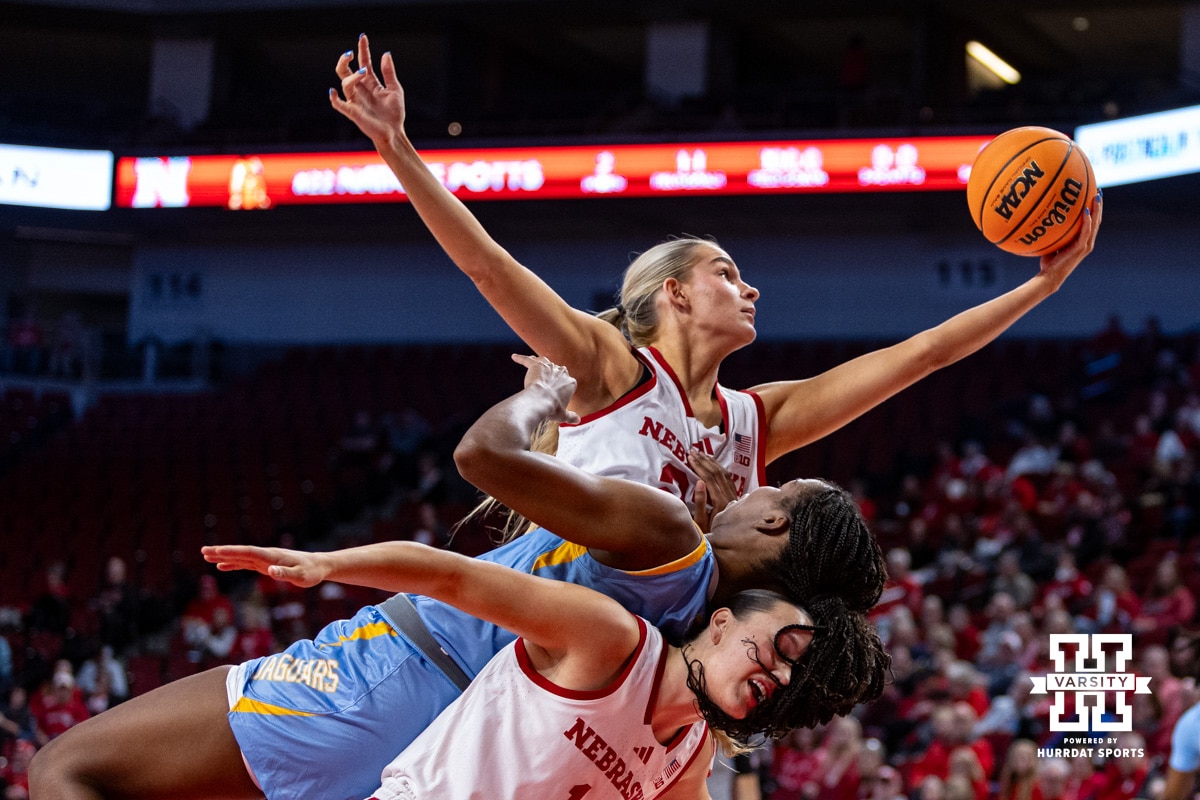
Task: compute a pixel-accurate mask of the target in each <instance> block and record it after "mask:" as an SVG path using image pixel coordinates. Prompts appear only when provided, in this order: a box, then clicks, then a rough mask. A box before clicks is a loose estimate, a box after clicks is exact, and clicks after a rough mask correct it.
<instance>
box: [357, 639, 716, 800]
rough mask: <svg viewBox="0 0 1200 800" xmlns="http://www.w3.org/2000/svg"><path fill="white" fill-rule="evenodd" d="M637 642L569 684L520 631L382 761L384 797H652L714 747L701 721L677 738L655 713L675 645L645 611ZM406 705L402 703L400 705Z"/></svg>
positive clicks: (507, 799) (471, 799) (624, 799)
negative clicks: (595, 672)
mask: <svg viewBox="0 0 1200 800" xmlns="http://www.w3.org/2000/svg"><path fill="white" fill-rule="evenodd" d="M635 619H637V621H638V625H639V626H640V628H641V639H640V641H639V643H638V647H637V650H636V651H635V652H634V654H633V656H632V657H631V658H630V660H629V663H628V664H627V665H626V667H625V669H624V671H623V672H622V673H621V674H620V675H619V676H618V677H617V678H616V679H615V680H614V681H613V683H612V684H611V685H609V686H608V687H606V688H604V689H598V690H595V691H587V692H580V691H571V690H568V689H563V688H561V687H559V686H556V685H554V684H553V683H551V682H550V681H548V680H547V679H546V678H545V677H543V676H542V675H540V674H539V673H538V672H537V671H536V670H534V669H533V667H532V666H531V665H530V662H529V657H528V655H527V653H526V650H525V647H524V640H523V639H517V640H516V641H515V642H513V643H512V644H509V645H508V646H507V647H505V648H504V649H503V650H501V651H500V652H499V653H497V654H496V656H495V657H494V658H493V659H492V660H491V661H490V662H488V665H487V666H486V667H484V668H483V671H482V672H480V673H479V675H478V676H477V677H476V678H475V680H473V681H471V685H470V686H469V687H467V690H466V691H465V692H464V693H463V694H462V696H461V697H459V698H458V699H457V700H455V701H454V703H453V704H452V705H451V706H450V707H449V708H447V709H446V710H445V711H443V712H442V713H441V715H440V716H439V717H438V718H437V719H436V720H435V721H434V722H433V724H432V725H430V726H429V727H428V728H426V729H425V731H424V732H423V733H422V734H421V735H420V736H418V737H417V739H416V741H414V742H413V743H412V744H410V745H409V746H408V747H407V748H406V749H405V750H404V752H403V753H401V754H400V755H399V756H397V757H396V758H395V759H394V760H393V761H392V763H390V764H388V765H387V767H386V768H384V770H383V785H382V786H381V787H380V788H379V789H378V790H376V792H375V794H374V795H373V798H376V799H377V800H434V798H436V800H650V798H654V797H657V796H658V795H660V794H662V793H663V792H664V791H666V790H667V789H668V788H670V787H671V786H672V785H673V784H674V783H675V781H676V780H677V779H678V778H679V776H680V775H681V774H682V773H683V772H684V770H686V769H687V768H688V767H689V766H690V765H691V764H692V762H693V761H694V760H695V759H697V758H699V757H701V755H702V753H704V752H706V751H708V750H709V747H708V745H707V740H708V726H707V725H706V724H704V723H703V722H694V723H692V724H690V725H688V726H687V727H685V728H683V729H682V730H680V731H679V733H678V734H676V736H675V737H674V738H673V739H672V740H671V742H670V743H669V744H666V745H663V744H660V743H659V742H658V741H657V740H656V739H655V738H654V729H653V727H652V726H651V725H650V713H651V711H652V710H653V708H654V703H655V700H656V699H657V696H658V690H659V682H660V681H661V680H662V672H663V666H664V664H665V661H666V657H667V653H668V648H667V647H666V645H665V644H664V642H663V638H662V635H661V634H660V633H659V632H658V631H657V630H656V629H655V628H654V627H653V626H651V625H649V624H647V623H646V621H645V620H643V619H642V618H641V617H635ZM397 713H403V709H397Z"/></svg>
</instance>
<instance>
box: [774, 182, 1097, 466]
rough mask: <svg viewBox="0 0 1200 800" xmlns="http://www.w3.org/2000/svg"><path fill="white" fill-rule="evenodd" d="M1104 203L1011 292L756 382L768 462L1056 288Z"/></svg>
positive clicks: (967, 349)
mask: <svg viewBox="0 0 1200 800" xmlns="http://www.w3.org/2000/svg"><path fill="white" fill-rule="evenodd" d="M1103 210H1104V205H1103V200H1102V199H1101V198H1100V197H1097V198H1096V202H1095V214H1094V215H1093V214H1090V213H1088V214H1086V215H1085V217H1084V222H1083V227H1082V229H1081V230H1080V233H1079V236H1078V237H1077V238H1076V239H1075V241H1074V242H1072V243H1071V244H1070V245H1068V246H1067V247H1065V248H1064V249H1062V250H1060V251H1058V252H1057V253H1054V254H1051V255H1046V256H1043V257H1042V259H1041V264H1040V266H1041V269H1040V271H1039V272H1038V274H1037V275H1035V276H1034V277H1032V278H1030V279H1029V280H1028V281H1026V282H1025V283H1023V284H1021V285H1020V286H1018V287H1017V288H1015V289H1013V290H1012V291H1009V292H1006V293H1005V294H1002V295H1000V296H999V297H996V298H993V299H992V300H989V301H987V302H986V303H982V304H980V305H978V306H975V307H974V308H971V309H968V310H966V311H964V312H962V313H960V314H957V315H955V316H953V317H951V318H950V319H948V320H946V321H945V322H943V323H942V324H940V325H938V326H937V327H934V328H930V329H929V330H926V331H922V332H921V333H918V334H917V335H915V336H913V337H911V338H909V339H907V340H905V341H903V342H900V343H899V344H896V345H893V346H892V347H887V348H884V349H881V350H876V351H875V352H872V353H867V354H866V355H863V356H859V357H858V358H856V359H853V360H851V361H848V362H846V363H845V364H841V365H839V366H837V367H834V368H833V369H831V370H828V371H827V372H823V373H821V374H820V375H817V376H814V377H812V378H808V379H805V380H799V381H779V382H775V383H769V384H764V385H762V386H758V387H755V389H754V391H756V392H758V393H759V395H760V396H761V397H762V400H763V405H764V407H765V409H766V414H767V420H768V434H767V461H768V463H769V462H771V461H774V460H775V459H776V458H779V457H780V456H782V455H784V454H785V453H789V452H791V451H792V450H796V449H797V448H800V447H803V446H804V445H806V444H808V443H810V442H813V441H816V440H817V439H820V438H821V437H823V436H825V435H827V434H829V433H831V432H833V431H835V430H837V429H838V428H841V427H842V426H843V425H845V424H846V423H847V422H850V421H851V420H854V419H857V418H858V417H859V416H861V415H862V414H864V413H865V412H867V411H869V410H870V409H872V408H874V407H875V406H877V405H879V404H880V403H882V402H883V401H884V400H887V399H888V398H889V397H891V396H893V395H895V394H896V393H897V392H899V391H900V390H902V389H905V388H907V387H908V386H911V385H912V384H914V383H916V382H917V381H919V380H920V379H921V378H924V377H925V376H926V375H929V374H930V373H931V372H934V371H936V370H938V369H941V368H942V367H945V366H947V365H949V364H953V363H954V362H956V361H958V360H960V359H962V358H965V357H966V356H969V355H970V354H971V353H974V352H975V351H976V350H979V349H980V348H981V347H983V346H984V345H986V344H987V343H989V342H991V341H992V340H993V339H995V338H996V337H997V336H999V335H1000V334H1001V333H1003V332H1004V331H1006V330H1007V329H1008V328H1009V327H1010V326H1011V325H1012V324H1013V323H1014V322H1016V321H1017V320H1018V319H1020V318H1021V317H1022V316H1024V315H1025V314H1026V313H1027V312H1028V311H1029V310H1030V309H1031V308H1033V307H1034V306H1036V305H1037V304H1038V303H1040V302H1042V301H1043V300H1045V299H1046V298H1047V297H1049V296H1050V295H1051V294H1053V293H1054V292H1056V291H1057V290H1058V288H1059V287H1060V286H1062V284H1063V281H1065V280H1066V279H1067V277H1068V276H1070V274H1071V273H1072V272H1073V271H1074V269H1075V267H1077V266H1078V265H1079V263H1080V262H1081V261H1083V259H1084V258H1085V257H1086V256H1087V255H1088V254H1089V253H1091V252H1092V249H1093V247H1095V244H1096V233H1097V232H1098V231H1099V229H1100V218H1101V216H1102V214H1103Z"/></svg>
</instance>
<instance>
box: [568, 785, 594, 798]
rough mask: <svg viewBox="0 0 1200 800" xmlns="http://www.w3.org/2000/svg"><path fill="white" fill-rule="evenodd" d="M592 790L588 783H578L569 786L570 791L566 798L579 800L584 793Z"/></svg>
mask: <svg viewBox="0 0 1200 800" xmlns="http://www.w3.org/2000/svg"><path fill="white" fill-rule="evenodd" d="M591 790H592V785H591V784H590V783H580V784H576V785H575V786H572V787H571V793H570V794H568V795H567V800H579V798H581V797H583V796H584V795H585V794H587V793H588V792H590V791H591Z"/></svg>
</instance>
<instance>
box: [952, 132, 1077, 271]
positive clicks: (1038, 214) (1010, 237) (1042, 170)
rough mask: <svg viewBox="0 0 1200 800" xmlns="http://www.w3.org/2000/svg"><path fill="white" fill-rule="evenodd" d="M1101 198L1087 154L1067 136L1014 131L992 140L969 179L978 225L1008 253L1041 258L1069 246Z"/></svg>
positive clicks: (969, 196)
mask: <svg viewBox="0 0 1200 800" xmlns="http://www.w3.org/2000/svg"><path fill="white" fill-rule="evenodd" d="M1095 195H1096V176H1095V173H1093V172H1092V165H1091V164H1090V163H1089V162H1088V159H1087V156H1086V155H1084V153H1083V151H1082V150H1080V149H1079V147H1077V146H1076V144H1075V142H1073V141H1071V139H1070V137H1069V136H1067V135H1066V134H1063V133H1060V132H1058V131H1056V130H1052V129H1050V128H1040V127H1035V126H1030V127H1024V128H1014V129H1012V130H1010V131H1005V132H1004V133H1002V134H1000V135H999V136H997V137H996V138H995V139H993V140H992V141H990V142H988V144H987V146H985V147H984V148H983V149H982V150H980V151H979V155H978V156H976V157H975V163H974V164H972V166H971V177H970V178H969V179H968V180H967V204H968V206H969V207H970V209H971V218H972V220H973V221H974V222H975V227H977V228H979V230H980V231H982V232H983V236H984V238H985V239H987V240H988V241H989V242H991V243H992V244H994V245H996V246H997V247H999V248H1000V249H1001V250H1005V251H1007V252H1009V253H1015V254H1017V255H1022V256H1041V255H1045V254H1047V253H1053V252H1055V251H1057V250H1061V249H1062V248H1064V247H1066V246H1067V245H1068V244H1070V243H1071V242H1072V241H1073V240H1074V238H1075V237H1076V236H1077V235H1078V234H1079V230H1080V229H1081V228H1082V227H1083V210H1084V209H1085V208H1090V206H1091V203H1092V200H1093V198H1094V197H1095Z"/></svg>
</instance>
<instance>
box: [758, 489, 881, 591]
mask: <svg viewBox="0 0 1200 800" xmlns="http://www.w3.org/2000/svg"><path fill="white" fill-rule="evenodd" d="M825 483H826V484H828V488H826V489H823V490H820V491H817V492H815V493H813V494H806V495H803V496H801V497H799V498H797V500H796V505H795V506H794V507H793V508H792V510H791V515H792V524H791V527H790V529H789V531H788V542H787V545H786V546H785V547H784V550H783V552H782V553H781V554H780V555H779V557H778V558H776V559H774V560H772V561H769V562H767V563H766V564H764V565H763V567H764V569H765V570H766V571H767V572H769V573H770V574H771V575H772V576H773V577H775V578H776V579H777V580H778V581H780V583H781V584H782V585H783V586H784V587H786V593H787V594H788V596H789V597H791V598H792V599H794V600H796V601H797V602H799V603H800V604H802V605H803V604H806V603H808V602H809V599H810V598H813V597H817V596H819V595H837V596H838V597H840V598H842V600H843V601H844V602H845V604H846V606H847V608H848V609H849V610H851V611H859V612H862V613H866V612H868V611H870V610H871V608H872V607H873V606H874V605H875V603H876V602H878V601H879V596H880V595H881V594H882V593H883V585H884V583H885V582H886V581H887V567H886V566H885V565H884V560H883V552H882V551H881V550H880V549H879V542H877V541H876V540H875V537H874V535H872V534H871V531H870V530H869V529H868V528H867V523H866V521H865V520H864V519H863V517H862V512H860V511H859V509H858V504H857V503H856V502H855V501H854V498H853V497H852V496H851V495H850V493H849V492H847V491H846V490H845V489H842V488H841V487H839V486H837V485H835V484H832V483H829V482H828V481H825Z"/></svg>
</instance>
